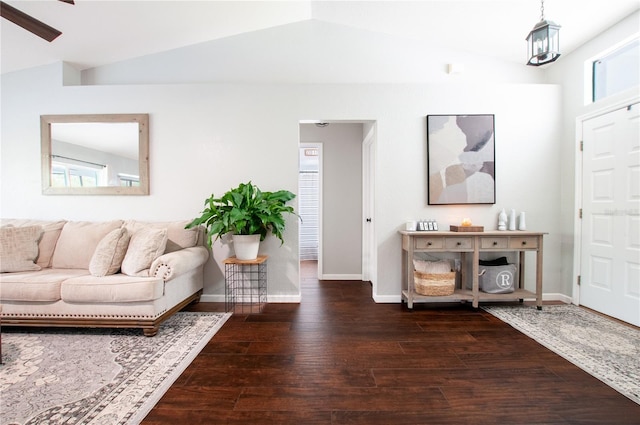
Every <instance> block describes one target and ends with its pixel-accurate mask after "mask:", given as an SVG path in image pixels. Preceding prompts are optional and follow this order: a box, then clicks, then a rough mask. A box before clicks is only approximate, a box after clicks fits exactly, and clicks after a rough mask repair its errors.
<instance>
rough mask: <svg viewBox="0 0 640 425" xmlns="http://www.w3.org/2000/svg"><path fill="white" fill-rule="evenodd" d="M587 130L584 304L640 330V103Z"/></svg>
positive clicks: (603, 117) (599, 120)
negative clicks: (639, 327) (638, 327)
mask: <svg viewBox="0 0 640 425" xmlns="http://www.w3.org/2000/svg"><path fill="white" fill-rule="evenodd" d="M582 129H583V155H582V170H583V174H582V203H583V205H582V242H581V253H582V254H581V259H580V260H581V264H580V268H581V270H580V275H581V285H580V304H582V305H584V306H586V307H589V308H592V309H594V310H596V311H599V312H602V313H604V314H606V315H609V316H612V317H615V318H617V319H620V320H623V321H625V322H628V323H631V324H633V325H636V326H640V104H637V103H636V104H634V105H631V106H629V107H625V108H622V109H618V110H615V111H613V112H610V113H607V114H605V115H600V116H598V117H595V118H592V119H589V120H586V121H583V123H582Z"/></svg>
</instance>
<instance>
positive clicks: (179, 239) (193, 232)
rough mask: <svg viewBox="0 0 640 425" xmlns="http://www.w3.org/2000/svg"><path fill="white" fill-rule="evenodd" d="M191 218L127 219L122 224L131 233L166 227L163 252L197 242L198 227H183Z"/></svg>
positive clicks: (176, 249) (193, 244)
mask: <svg viewBox="0 0 640 425" xmlns="http://www.w3.org/2000/svg"><path fill="white" fill-rule="evenodd" d="M190 222H191V220H183V221H164V222H143V221H136V220H127V221H125V223H124V225H125V227H126V228H127V229H128V230H129V232H130V233H131V234H134V233H136V232H137V231H139V230H141V229H146V228H153V229H167V246H166V247H165V250H164V252H165V253H168V252H174V251H179V250H181V249H183V248H190V247H192V246H196V245H197V244H198V236H199V232H200V230H199V229H198V228H192V229H185V226H186V225H187V224H189V223H190Z"/></svg>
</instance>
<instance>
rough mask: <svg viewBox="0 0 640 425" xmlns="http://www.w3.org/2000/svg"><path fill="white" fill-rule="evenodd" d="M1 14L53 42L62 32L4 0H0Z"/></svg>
mask: <svg viewBox="0 0 640 425" xmlns="http://www.w3.org/2000/svg"><path fill="white" fill-rule="evenodd" d="M0 16H2V17H3V18H5V19H7V20H9V21H11V22H13V23H14V24H16V25H18V26H21V27H22V28H24V29H26V30H27V31H30V32H32V33H34V34H35V35H37V36H38V37H40V38H44V39H45V40H47V41H49V42H51V41H53V40H55V39H56V37H58V36H59V35H60V34H62V32H60V31H58V30H57V29H55V28H53V27H50V26H49V25H47V24H45V23H44V22H41V21H38V20H37V19H35V18H32V17H31V16H29V15H27V14H26V13H24V12H21V11H20V10H18V9H16V8H15V7H13V6H9V5H8V4H6V3H5V2H3V1H0Z"/></svg>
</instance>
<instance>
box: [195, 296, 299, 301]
mask: <svg viewBox="0 0 640 425" xmlns="http://www.w3.org/2000/svg"><path fill="white" fill-rule="evenodd" d="M300 300H301V296H300V295H267V302H270V303H300ZM200 302H203V303H223V302H225V297H224V295H216V294H202V296H201V297H200Z"/></svg>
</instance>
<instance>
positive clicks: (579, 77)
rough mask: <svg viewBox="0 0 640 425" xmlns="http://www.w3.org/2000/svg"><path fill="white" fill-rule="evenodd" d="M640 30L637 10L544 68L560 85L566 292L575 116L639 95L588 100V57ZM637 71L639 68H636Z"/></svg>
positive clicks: (573, 218)
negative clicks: (546, 68) (594, 100)
mask: <svg viewBox="0 0 640 425" xmlns="http://www.w3.org/2000/svg"><path fill="white" fill-rule="evenodd" d="M639 33H640V11H638V12H635V13H634V14H632V15H630V16H628V17H627V18H625V19H624V20H622V21H621V22H619V23H618V24H617V25H614V26H613V27H611V28H610V29H608V30H607V31H605V32H603V33H602V34H601V35H600V36H598V37H597V38H595V39H593V40H591V41H589V42H588V43H586V44H584V45H583V46H581V47H580V48H578V49H576V50H574V51H573V52H571V53H570V54H569V55H567V56H564V57H560V59H558V61H556V62H555V63H554V64H553V66H550V67H549V68H548V71H547V77H548V81H549V82H551V83H554V84H558V85H559V86H560V87H561V88H562V99H563V102H562V111H561V115H562V121H561V123H560V129H561V133H560V135H559V136H560V140H561V146H560V147H559V151H558V154H559V155H560V164H561V165H562V166H561V168H560V180H559V182H560V199H559V201H560V214H561V216H562V221H561V223H560V224H561V226H560V232H561V234H560V235H559V236H560V240H561V249H562V277H561V280H560V281H561V282H562V286H561V287H560V288H559V290H560V291H561V292H562V293H564V294H567V295H569V296H571V295H572V291H573V289H574V288H573V287H574V285H575V284H576V282H575V279H574V276H573V269H574V261H579V259H574V255H573V253H574V248H575V247H574V239H575V237H576V233H575V231H574V229H575V227H576V225H578V226H579V219H578V213H577V210H576V196H577V194H576V185H575V179H576V158H577V155H578V147H577V146H578V142H577V140H576V124H577V120H578V118H579V117H581V116H584V115H586V114H593V113H595V112H596V111H598V110H601V109H606V108H609V107H611V106H612V105H617V104H620V103H621V102H623V101H624V100H627V99H631V98H634V97H635V98H637V97H638V96H640V89H639V88H635V89H632V90H629V91H626V92H624V93H620V94H618V95H615V96H612V97H611V98H607V99H603V100H601V101H599V102H596V103H591V102H589V101H587V100H585V99H588V98H589V88H590V85H591V81H590V76H589V75H586V74H585V71H586V69H588V68H589V65H588V64H590V63H591V61H593V60H594V59H596V58H597V57H598V55H601V54H602V53H603V52H605V51H607V50H609V49H611V48H612V47H613V46H615V45H617V44H619V43H621V42H624V41H625V40H629V39H630V38H631V37H633V36H638V34H639ZM585 63H587V67H586V68H585ZM636 72H640V70H636Z"/></svg>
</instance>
